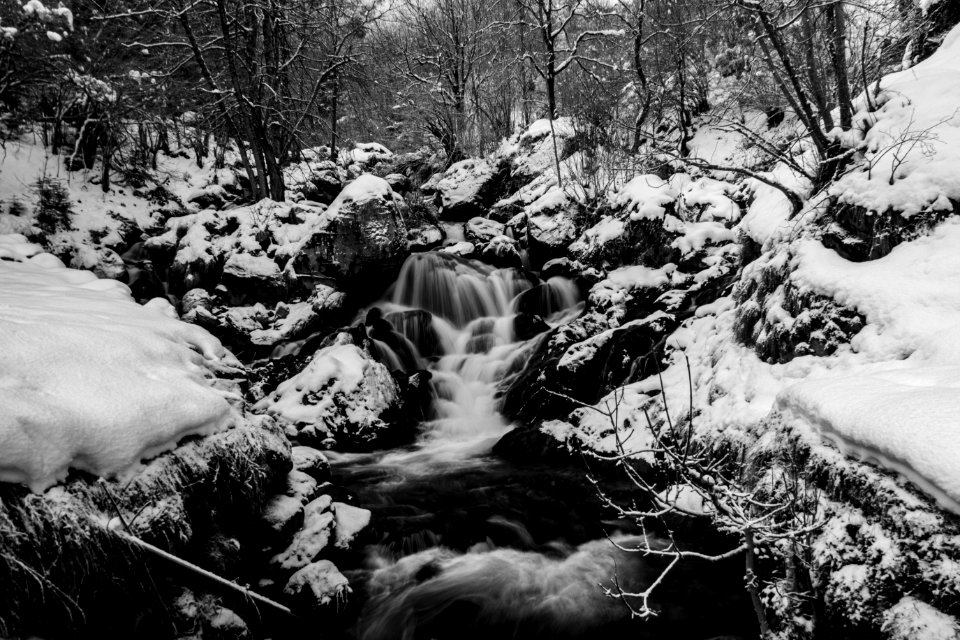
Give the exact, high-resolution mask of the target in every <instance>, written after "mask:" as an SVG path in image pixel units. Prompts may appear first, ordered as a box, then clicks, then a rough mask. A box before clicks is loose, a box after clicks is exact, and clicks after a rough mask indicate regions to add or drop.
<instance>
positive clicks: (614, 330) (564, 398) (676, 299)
mask: <svg viewBox="0 0 960 640" xmlns="http://www.w3.org/2000/svg"><path fill="white" fill-rule="evenodd" d="M735 260H736V256H732V257H731V258H730V259H729V260H728V262H727V263H726V265H725V267H724V268H722V269H718V271H717V273H716V274H715V275H714V277H712V278H710V279H707V280H705V281H702V282H692V281H691V282H690V283H688V285H686V286H685V288H680V289H672V290H668V291H663V290H662V289H656V288H651V289H644V288H641V289H635V290H633V291H629V292H627V291H625V290H623V289H620V288H617V287H613V288H611V285H609V284H608V281H605V282H601V283H600V284H598V285H597V286H595V287H594V288H593V289H592V290H591V293H590V295H589V297H588V298H587V304H586V307H585V309H584V312H583V314H581V316H580V317H578V318H577V319H575V320H573V321H571V322H569V323H567V324H565V325H561V326H559V327H557V328H555V329H552V330H551V331H550V332H549V333H547V334H545V335H544V336H543V337H542V338H541V339H540V340H539V341H538V342H537V343H536V344H535V345H533V346H531V347H529V348H531V350H532V351H531V354H530V357H529V359H528V360H527V361H526V364H525V365H524V366H523V367H522V368H521V369H520V370H518V371H512V372H509V374H508V376H507V377H506V378H505V380H504V383H503V384H502V386H501V411H502V412H503V414H504V415H505V416H507V417H508V418H510V419H512V420H516V421H518V422H520V423H521V424H524V425H528V426H530V427H536V425H538V424H539V423H541V422H542V421H544V420H549V419H554V418H565V417H566V416H567V415H568V414H569V413H570V412H571V411H573V410H574V409H576V408H577V407H579V406H581V405H580V403H586V404H593V403H595V402H597V401H598V400H599V399H600V398H601V397H602V396H603V395H604V394H606V393H608V392H609V391H610V390H612V389H614V388H616V387H619V386H622V385H624V384H629V383H630V382H635V381H637V380H641V379H643V378H646V377H648V376H652V375H656V373H657V371H658V370H659V369H660V368H662V367H664V366H665V350H664V339H665V338H666V337H667V336H669V335H670V334H671V333H672V332H673V331H674V330H676V328H677V327H679V326H680V324H681V323H682V322H683V321H684V320H686V319H687V318H689V317H690V316H691V315H692V314H693V313H694V312H695V311H696V309H697V308H698V307H699V306H702V305H704V304H708V303H710V302H712V301H714V300H716V299H717V298H719V297H720V296H722V295H725V294H727V293H728V291H729V287H730V283H731V282H732V279H733V277H734V275H735V273H736V264H735ZM535 289H536V288H535ZM537 299H538V298H537V296H536V295H535V293H534V294H531V296H530V298H529V300H523V299H520V298H518V301H517V302H518V305H517V306H518V309H520V310H527V308H528V305H532V304H533V303H534V302H535V301H536V300H537Z"/></svg>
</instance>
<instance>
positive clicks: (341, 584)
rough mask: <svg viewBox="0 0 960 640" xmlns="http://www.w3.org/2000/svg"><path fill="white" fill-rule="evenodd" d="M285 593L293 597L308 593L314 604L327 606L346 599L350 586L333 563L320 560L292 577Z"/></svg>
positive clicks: (285, 588)
mask: <svg viewBox="0 0 960 640" xmlns="http://www.w3.org/2000/svg"><path fill="white" fill-rule="evenodd" d="M283 591H284V593H286V594H287V595H291V596H293V595H298V594H302V593H303V592H308V593H309V594H310V598H311V601H312V602H313V603H315V604H318V605H326V604H330V603H331V602H332V601H334V600H337V601H339V600H341V599H343V598H345V597H346V595H347V594H348V593H350V584H349V581H348V580H347V578H346V577H344V575H343V574H342V573H340V571H339V570H338V569H337V567H336V566H335V565H334V564H333V563H332V562H330V561H329V560H320V561H318V562H314V563H311V564H309V565H307V566H306V567H304V568H302V569H300V570H299V571H297V572H296V573H294V574H293V575H292V576H290V579H289V580H288V581H287V585H286V586H285V587H284V589H283Z"/></svg>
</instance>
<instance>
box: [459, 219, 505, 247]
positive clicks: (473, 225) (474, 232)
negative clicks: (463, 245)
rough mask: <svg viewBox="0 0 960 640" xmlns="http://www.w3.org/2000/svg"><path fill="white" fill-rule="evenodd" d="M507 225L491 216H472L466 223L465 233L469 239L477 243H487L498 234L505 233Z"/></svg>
mask: <svg viewBox="0 0 960 640" xmlns="http://www.w3.org/2000/svg"><path fill="white" fill-rule="evenodd" d="M505 230H506V227H505V226H504V225H503V223H500V222H496V221H495V220H490V219H489V218H480V217H476V218H471V219H470V220H468V221H467V223H466V224H465V225H464V235H465V236H466V238H467V240H468V241H470V242H472V243H474V244H476V245H481V244H486V243H488V242H490V241H491V240H493V239H494V238H496V237H498V236H502V235H504V233H505Z"/></svg>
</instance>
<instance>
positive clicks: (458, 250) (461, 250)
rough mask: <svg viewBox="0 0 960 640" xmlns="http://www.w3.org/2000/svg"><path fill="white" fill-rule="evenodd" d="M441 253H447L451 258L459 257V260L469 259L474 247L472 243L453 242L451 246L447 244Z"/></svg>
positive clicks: (474, 250) (474, 249)
mask: <svg viewBox="0 0 960 640" xmlns="http://www.w3.org/2000/svg"><path fill="white" fill-rule="evenodd" d="M440 252H441V253H448V254H450V255H453V256H459V257H461V258H469V257H471V256H472V255H473V254H474V252H476V247H475V246H474V245H473V243H472V242H454V243H453V244H448V245H447V246H445V247H444V248H443V249H440Z"/></svg>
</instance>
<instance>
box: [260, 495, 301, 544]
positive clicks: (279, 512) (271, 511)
mask: <svg viewBox="0 0 960 640" xmlns="http://www.w3.org/2000/svg"><path fill="white" fill-rule="evenodd" d="M263 521H264V523H265V524H266V525H267V527H268V528H269V529H270V531H271V532H272V533H273V534H274V535H275V536H277V537H278V538H286V537H287V536H289V535H291V534H293V532H294V531H296V530H298V529H299V528H300V527H301V525H302V524H303V503H302V502H301V501H300V499H299V498H295V497H292V496H283V495H281V496H274V497H273V498H271V499H270V502H268V503H267V506H266V507H264V510H263Z"/></svg>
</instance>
